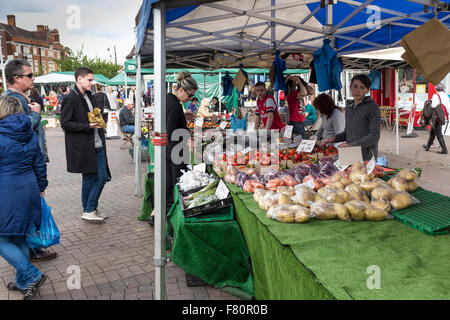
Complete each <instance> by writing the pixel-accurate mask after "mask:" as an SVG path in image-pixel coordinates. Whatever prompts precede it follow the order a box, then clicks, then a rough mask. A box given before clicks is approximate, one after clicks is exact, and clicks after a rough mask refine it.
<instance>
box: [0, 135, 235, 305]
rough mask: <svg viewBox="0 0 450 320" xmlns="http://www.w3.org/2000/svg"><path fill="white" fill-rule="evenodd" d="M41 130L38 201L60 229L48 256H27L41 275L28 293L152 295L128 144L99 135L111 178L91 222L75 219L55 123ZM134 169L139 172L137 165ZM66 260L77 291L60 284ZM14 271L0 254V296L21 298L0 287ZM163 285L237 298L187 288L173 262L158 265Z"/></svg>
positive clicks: (194, 294) (76, 202) (148, 245)
mask: <svg viewBox="0 0 450 320" xmlns="http://www.w3.org/2000/svg"><path fill="white" fill-rule="evenodd" d="M46 133H47V143H48V148H49V156H50V161H51V162H50V163H49V165H48V180H49V187H48V189H47V191H46V200H47V203H48V204H49V205H50V206H51V207H52V214H53V217H54V219H55V221H56V223H57V225H58V227H59V230H60V232H61V244H60V245H57V246H54V247H53V248H54V250H55V251H56V252H58V257H57V258H56V259H54V260H51V261H47V262H42V263H35V265H36V267H38V268H39V269H40V270H41V271H43V272H45V273H46V274H47V275H48V278H49V279H48V280H47V281H46V283H45V284H44V285H43V286H42V287H41V289H40V293H39V294H38V295H36V297H35V298H34V299H43V300H67V299H69V300H72V299H73V300H82V299H90V300H123V299H133V300H135V299H141V300H145V299H147V300H148V299H153V293H154V277H155V272H154V267H153V243H154V234H153V228H152V227H150V226H149V225H148V223H147V222H143V221H139V220H137V217H138V216H139V215H140V211H141V206H142V199H143V198H142V197H135V196H134V166H133V162H132V159H131V156H130V155H129V154H128V150H127V149H125V150H120V149H119V146H120V145H121V144H122V141H121V140H108V141H107V146H108V156H109V165H110V169H111V172H112V175H113V180H112V181H111V182H108V183H107V184H106V186H105V189H104V191H103V193H102V196H101V198H100V204H99V210H101V211H103V212H105V213H107V214H108V216H109V219H107V221H106V223H105V224H101V225H94V224H90V223H88V222H86V221H83V220H81V219H80V216H81V211H82V208H81V175H79V174H69V173H67V172H66V160H65V149H64V136H63V133H62V131H61V129H60V128H59V127H58V128H54V129H47V130H46ZM142 172H143V175H145V173H146V172H145V166H143V171H142ZM142 190H143V189H142ZM71 265H77V266H79V267H80V270H81V285H82V288H81V289H79V290H69V289H68V287H67V283H66V281H67V279H68V278H69V276H70V275H71V274H69V273H67V268H68V267H69V266H71ZM14 275H15V274H14V269H13V268H12V267H11V266H10V265H9V264H8V263H7V262H6V261H5V260H4V259H2V258H0V299H1V300H7V299H10V300H16V299H22V294H20V293H17V292H8V290H7V289H6V284H7V283H8V282H10V281H13V280H14ZM166 288H167V298H168V299H195V300H213V299H214V300H219V299H220V300H222V299H237V298H236V297H234V296H231V295H229V294H227V293H224V292H222V291H220V290H218V289H215V288H214V287H212V286H202V287H193V288H188V287H187V286H186V278H185V274H184V272H183V270H181V269H180V268H178V267H177V266H176V265H174V264H173V263H170V264H169V265H168V266H167V267H166Z"/></svg>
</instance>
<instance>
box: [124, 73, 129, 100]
mask: <svg viewBox="0 0 450 320" xmlns="http://www.w3.org/2000/svg"><path fill="white" fill-rule="evenodd" d="M124 73H125V92H124V96H125V100H127V99H128V85H127V73H126V72H125V71H124ZM124 105H125V103H124Z"/></svg>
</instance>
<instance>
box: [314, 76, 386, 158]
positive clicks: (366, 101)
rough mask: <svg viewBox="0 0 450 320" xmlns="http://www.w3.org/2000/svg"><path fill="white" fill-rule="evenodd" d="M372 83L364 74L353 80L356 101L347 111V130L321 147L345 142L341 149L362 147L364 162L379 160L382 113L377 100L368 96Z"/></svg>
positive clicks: (352, 86)
mask: <svg viewBox="0 0 450 320" xmlns="http://www.w3.org/2000/svg"><path fill="white" fill-rule="evenodd" d="M371 83H372V82H371V80H370V78H369V77H368V76H366V75H364V74H358V75H356V76H354V77H353V78H352V80H351V81H350V91H351V93H352V96H353V98H354V99H355V100H354V102H353V103H352V104H351V105H349V106H348V107H347V108H346V110H345V130H344V131H343V132H341V133H339V134H337V135H335V136H332V137H330V138H328V139H324V140H322V142H321V144H320V145H322V146H323V145H325V144H326V143H331V142H341V141H345V143H343V144H341V145H339V148H346V147H352V146H361V151H362V157H363V160H364V161H365V160H370V159H372V157H375V159H377V157H378V141H379V140H380V127H381V113H380V107H379V106H378V105H377V104H376V102H375V100H373V99H372V97H369V96H366V94H367V93H369V91H370V86H371ZM316 100H317V98H316ZM316 100H314V103H316Z"/></svg>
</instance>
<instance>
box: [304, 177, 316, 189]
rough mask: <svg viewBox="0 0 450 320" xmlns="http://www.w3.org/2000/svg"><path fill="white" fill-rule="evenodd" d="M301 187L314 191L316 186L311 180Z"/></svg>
mask: <svg viewBox="0 0 450 320" xmlns="http://www.w3.org/2000/svg"><path fill="white" fill-rule="evenodd" d="M302 186H305V187H308V188H311V189H314V188H315V186H316V185H315V184H314V181H313V180H312V179H311V180H308V181H306V182H305V183H302Z"/></svg>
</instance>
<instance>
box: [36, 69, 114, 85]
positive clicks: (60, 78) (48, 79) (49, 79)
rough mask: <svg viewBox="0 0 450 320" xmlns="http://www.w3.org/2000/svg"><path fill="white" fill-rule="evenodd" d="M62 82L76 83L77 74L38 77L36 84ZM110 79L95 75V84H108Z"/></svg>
mask: <svg viewBox="0 0 450 320" xmlns="http://www.w3.org/2000/svg"><path fill="white" fill-rule="evenodd" d="M62 82H75V72H74V71H59V72H58V71H54V72H51V73H49V74H46V75H44V76H40V77H36V78H35V80H34V83H43V84H45V83H62ZM107 82H108V78H107V77H105V76H104V75H103V74H100V73H96V74H94V84H95V83H100V84H106V83H107Z"/></svg>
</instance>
